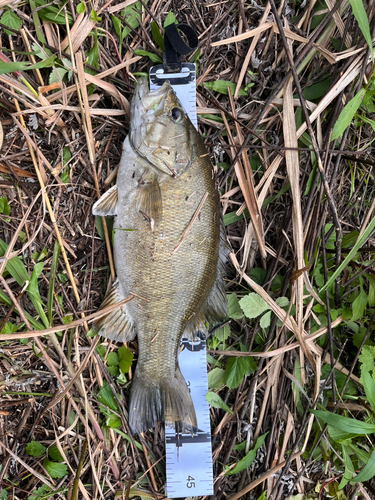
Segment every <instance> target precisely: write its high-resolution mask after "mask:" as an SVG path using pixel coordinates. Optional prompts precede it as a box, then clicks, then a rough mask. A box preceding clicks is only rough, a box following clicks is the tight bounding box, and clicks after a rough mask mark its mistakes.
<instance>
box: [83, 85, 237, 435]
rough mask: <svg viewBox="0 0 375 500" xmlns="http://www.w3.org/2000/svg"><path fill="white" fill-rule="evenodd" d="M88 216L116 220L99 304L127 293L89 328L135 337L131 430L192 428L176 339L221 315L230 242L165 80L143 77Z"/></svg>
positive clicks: (208, 175)
mask: <svg viewBox="0 0 375 500" xmlns="http://www.w3.org/2000/svg"><path fill="white" fill-rule="evenodd" d="M92 213H93V214H94V215H97V216H109V215H114V216H115V219H114V225H113V227H114V236H113V255H114V261H115V267H116V273H117V279H116V281H115V283H114V284H113V287H112V289H111V290H110V292H109V294H108V296H107V297H106V298H105V300H104V302H103V304H102V306H101V308H105V307H107V306H109V305H112V304H116V303H118V302H119V301H121V300H122V299H125V298H126V297H128V296H130V295H132V296H133V300H132V301H130V302H128V303H126V304H125V305H122V306H120V307H119V308H117V309H115V310H113V311H112V312H110V313H109V314H107V315H106V316H103V317H101V318H99V319H98V320H97V321H96V323H95V325H94V327H95V329H96V330H97V332H98V334H99V335H101V336H103V337H105V338H107V339H111V340H114V341H116V342H130V341H131V340H133V339H134V338H135V336H136V335H137V339H138V359H137V365H136V369H135V372H134V375H133V378H132V381H131V388H130V397H129V410H128V420H129V422H128V423H129V428H130V431H131V433H132V434H133V435H135V434H141V433H142V432H145V431H146V430H148V429H151V428H153V427H155V425H156V424H157V422H162V421H164V422H165V425H167V426H169V427H174V428H176V429H179V432H188V433H191V432H194V431H195V430H196V429H197V428H198V424H199V423H198V422H197V418H196V413H195V409H194V405H193V402H192V399H191V396H190V392H189V389H188V387H187V384H186V381H185V379H184V377H183V375H182V373H181V371H180V368H179V364H178V352H179V348H180V341H181V338H182V336H184V337H187V338H194V337H195V335H196V333H197V332H202V333H204V334H205V335H207V332H208V329H209V328H210V326H211V325H217V324H219V323H220V322H221V321H222V320H223V318H225V317H226V316H227V300H226V294H225V288H224V279H223V278H224V275H225V262H226V260H227V256H228V244H227V241H226V236H225V229H224V224H223V220H222V216H221V211H220V197H219V191H218V188H217V182H216V174H215V170H214V168H213V166H212V163H211V161H210V158H209V156H208V154H207V151H206V149H205V146H204V143H203V140H202V138H201V136H200V135H199V133H198V132H197V130H196V129H195V127H194V126H193V124H192V123H191V121H190V119H189V117H188V115H187V114H186V113H185V111H184V109H183V107H182V105H181V103H180V101H179V100H178V98H177V96H176V94H175V92H174V91H173V88H172V87H171V85H170V83H169V81H166V82H165V83H164V84H163V85H162V86H161V87H159V88H157V89H156V90H153V91H149V87H148V82H147V78H146V77H141V78H139V80H138V83H137V86H136V88H135V91H134V97H133V99H132V103H131V109H130V128H129V134H128V136H127V137H126V139H125V141H124V144H123V151H122V156H121V160H120V164H119V168H118V172H117V179H116V184H115V185H114V186H113V187H111V188H110V189H109V190H108V191H107V192H106V193H104V195H103V196H102V197H101V198H100V199H99V200H98V201H97V202H96V203H95V204H94V206H93V209H92Z"/></svg>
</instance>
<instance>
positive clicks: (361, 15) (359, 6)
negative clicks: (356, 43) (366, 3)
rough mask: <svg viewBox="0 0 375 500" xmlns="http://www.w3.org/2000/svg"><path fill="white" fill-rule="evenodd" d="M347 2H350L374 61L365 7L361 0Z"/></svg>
mask: <svg viewBox="0 0 375 500" xmlns="http://www.w3.org/2000/svg"><path fill="white" fill-rule="evenodd" d="M349 2H350V5H351V6H352V10H353V14H354V17H355V18H356V20H357V23H358V26H359V29H360V30H361V32H362V35H363V37H364V39H365V40H366V42H367V43H368V46H369V48H370V52H371V57H372V61H374V50H373V48H372V40H371V34H370V26H369V22H368V18H367V14H366V11H365V8H364V7H363V2H362V0H349Z"/></svg>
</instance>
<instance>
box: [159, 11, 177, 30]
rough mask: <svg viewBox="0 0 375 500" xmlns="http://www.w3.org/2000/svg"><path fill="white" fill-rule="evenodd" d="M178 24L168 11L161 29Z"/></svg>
mask: <svg viewBox="0 0 375 500" xmlns="http://www.w3.org/2000/svg"><path fill="white" fill-rule="evenodd" d="M173 23H174V24H178V21H177V19H176V18H175V17H174V14H173V12H171V11H169V12H168V14H167V16H166V18H165V19H164V24H163V27H164V28H165V27H166V26H169V25H170V24H173Z"/></svg>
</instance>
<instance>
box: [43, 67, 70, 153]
mask: <svg viewBox="0 0 375 500" xmlns="http://www.w3.org/2000/svg"><path fill="white" fill-rule="evenodd" d="M67 72H68V71H67V70H66V69H65V68H53V69H52V71H51V74H50V75H49V79H48V83H49V84H50V85H51V83H60V80H59V77H60V79H61V80H64V76H65V75H66V74H67ZM68 149H69V148H68Z"/></svg>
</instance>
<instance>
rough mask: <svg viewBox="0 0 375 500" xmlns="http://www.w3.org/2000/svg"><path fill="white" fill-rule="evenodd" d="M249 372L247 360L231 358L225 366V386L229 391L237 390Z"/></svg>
mask: <svg viewBox="0 0 375 500" xmlns="http://www.w3.org/2000/svg"><path fill="white" fill-rule="evenodd" d="M248 371H249V362H248V360H247V359H246V358H242V357H238V358H237V357H235V356H232V357H230V358H229V359H228V360H227V362H226V365H225V385H226V386H227V387H228V388H229V389H236V388H237V387H238V386H239V385H240V383H241V382H242V380H243V378H244V375H246V374H247V372H248Z"/></svg>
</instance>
